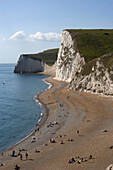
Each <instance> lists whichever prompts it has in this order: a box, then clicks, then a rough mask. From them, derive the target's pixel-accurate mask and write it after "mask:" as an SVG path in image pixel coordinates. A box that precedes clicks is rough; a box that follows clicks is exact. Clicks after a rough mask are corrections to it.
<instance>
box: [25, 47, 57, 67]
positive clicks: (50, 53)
mask: <svg viewBox="0 0 113 170" xmlns="http://www.w3.org/2000/svg"><path fill="white" fill-rule="evenodd" d="M58 50H59V49H58V48H56V49H49V50H46V51H43V52H40V53H37V54H26V55H25V56H26V57H30V58H33V59H39V60H42V61H44V62H45V63H46V64H48V65H53V64H54V63H55V61H56V60H57V56H58Z"/></svg>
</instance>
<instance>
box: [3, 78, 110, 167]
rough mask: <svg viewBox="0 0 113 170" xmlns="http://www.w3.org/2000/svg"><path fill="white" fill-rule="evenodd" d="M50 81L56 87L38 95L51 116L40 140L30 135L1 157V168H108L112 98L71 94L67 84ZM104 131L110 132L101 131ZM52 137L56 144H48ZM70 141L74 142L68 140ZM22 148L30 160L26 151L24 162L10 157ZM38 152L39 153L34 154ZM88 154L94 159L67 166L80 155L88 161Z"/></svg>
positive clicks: (87, 94) (39, 137) (51, 79)
mask: <svg viewBox="0 0 113 170" xmlns="http://www.w3.org/2000/svg"><path fill="white" fill-rule="evenodd" d="M47 81H49V82H50V83H51V84H52V83H53V86H52V88H50V89H49V90H47V91H44V92H42V93H40V94H39V95H38V99H39V102H41V103H42V104H44V105H45V108H46V107H47V112H48V115H46V116H47V117H46V119H45V123H44V124H43V125H42V126H41V127H40V130H39V132H36V135H38V137H37V141H36V142H35V143H31V136H30V137H28V138H27V139H26V140H24V141H22V142H21V143H20V144H18V145H17V146H14V147H13V148H11V149H9V150H7V151H6V152H4V156H0V163H1V162H3V167H0V168H1V169H3V170H9V169H14V166H15V165H16V164H17V165H19V166H20V167H21V169H25V170H31V169H33V170H37V169H41V170H45V169H47V170H49V169H54V167H55V168H56V169H64V170H65V169H70V170H71V169H80V170H81V169H83V170H87V169H92V170H93V169H96V170H100V169H105V168H107V166H108V165H109V164H111V163H112V152H111V151H110V150H109V149H107V148H108V147H109V146H110V145H112V136H113V121H112V120H113V114H112V110H113V104H112V99H111V98H109V97H108V98H105V97H98V95H94V94H89V93H84V92H75V91H70V90H68V89H66V88H65V85H66V84H65V83H64V82H60V81H56V80H54V79H53V78H48V79H47ZM60 104H62V105H61V106H60ZM44 115H45V114H44ZM42 120H44V119H42ZM55 120H57V121H58V125H54V126H52V127H49V128H47V125H48V124H49V123H50V122H52V121H55ZM105 129H107V130H109V132H108V133H104V132H102V131H101V130H105ZM77 130H79V131H80V134H79V135H77V134H76V131H77ZM34 133H35V132H34ZM60 136H61V137H60ZM51 137H52V138H54V139H55V141H56V143H55V144H51V143H50V142H49V139H50V138H51ZM68 139H73V140H72V141H68ZM61 141H63V142H64V144H63V145H61V144H60V143H61ZM45 144H47V145H45ZM19 148H24V149H27V152H28V154H29V160H28V161H25V152H22V154H23V161H21V160H20V159H19V157H10V156H9V154H11V153H12V150H15V151H16V153H18V149H19ZM35 149H38V150H39V151H40V153H39V154H37V153H35ZM89 155H92V156H93V159H92V160H88V161H87V162H86V163H85V162H83V163H81V164H80V165H79V164H77V163H73V164H68V163H67V162H68V160H69V159H70V158H72V157H76V156H80V157H85V159H87V158H88V157H89ZM31 159H32V161H31Z"/></svg>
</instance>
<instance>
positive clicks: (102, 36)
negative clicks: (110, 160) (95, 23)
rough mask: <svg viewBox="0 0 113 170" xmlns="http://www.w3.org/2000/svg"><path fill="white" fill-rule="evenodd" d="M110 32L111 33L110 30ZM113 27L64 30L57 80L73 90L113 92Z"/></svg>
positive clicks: (112, 93)
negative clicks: (65, 83) (110, 28)
mask: <svg viewBox="0 0 113 170" xmlns="http://www.w3.org/2000/svg"><path fill="white" fill-rule="evenodd" d="M106 32H107V33H106ZM112 51H113V30H83V31H81V30H77V31H75V30H69V31H68V30H64V31H63V33H62V43H61V46H60V49H59V53H58V59H57V66H56V79H57V80H63V81H67V82H69V85H68V88H69V89H73V90H79V91H85V92H93V93H101V94H105V95H113V53H108V54H106V55H104V56H102V55H103V54H105V53H106V52H112Z"/></svg>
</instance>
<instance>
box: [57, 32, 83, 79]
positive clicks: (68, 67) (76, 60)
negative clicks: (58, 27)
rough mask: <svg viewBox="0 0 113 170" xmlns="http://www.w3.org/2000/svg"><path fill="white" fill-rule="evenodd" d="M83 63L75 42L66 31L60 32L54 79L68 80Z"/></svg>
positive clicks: (78, 70) (79, 69)
mask: <svg viewBox="0 0 113 170" xmlns="http://www.w3.org/2000/svg"><path fill="white" fill-rule="evenodd" d="M84 64H85V61H84V58H83V57H81V55H80V53H79V52H78V50H77V48H76V42H75V40H73V38H72V35H71V34H70V33H69V32H68V31H66V30H65V31H63V32H62V42H61V46H60V49H59V53H58V59H57V66H56V79H57V80H63V81H67V82H70V81H71V80H72V78H73V76H74V75H75V73H76V72H80V71H81V68H82V66H83V65H84Z"/></svg>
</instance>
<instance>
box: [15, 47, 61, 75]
mask: <svg viewBox="0 0 113 170" xmlns="http://www.w3.org/2000/svg"><path fill="white" fill-rule="evenodd" d="M57 54H58V49H51V50H46V51H44V52H41V53H38V54H23V55H21V56H20V58H19V60H18V62H17V64H16V66H15V69H14V72H15V73H37V72H43V71H44V70H45V67H46V71H47V66H48V69H49V66H50V67H51V66H52V65H53V64H54V63H55V61H56V60H57Z"/></svg>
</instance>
